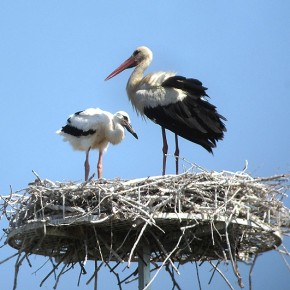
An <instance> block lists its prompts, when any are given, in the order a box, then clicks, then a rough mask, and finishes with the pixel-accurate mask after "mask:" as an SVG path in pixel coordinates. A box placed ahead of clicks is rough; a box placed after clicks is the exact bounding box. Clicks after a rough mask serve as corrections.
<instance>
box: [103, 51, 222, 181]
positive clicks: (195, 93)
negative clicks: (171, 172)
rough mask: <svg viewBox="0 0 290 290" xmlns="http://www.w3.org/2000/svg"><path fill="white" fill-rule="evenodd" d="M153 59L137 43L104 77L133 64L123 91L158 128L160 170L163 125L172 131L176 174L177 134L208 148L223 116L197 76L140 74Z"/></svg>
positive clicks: (217, 134) (219, 137)
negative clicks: (124, 59) (160, 138)
mask: <svg viewBox="0 0 290 290" xmlns="http://www.w3.org/2000/svg"><path fill="white" fill-rule="evenodd" d="M152 59H153V54H152V52H151V50H150V49H149V48H148V47H145V46H141V47H138V48H137V49H136V50H135V51H134V52H133V54H132V55H131V56H130V57H129V58H128V59H127V60H126V61H125V62H124V63H122V64H121V65H120V66H119V67H118V68H117V69H115V70H114V71H113V72H112V73H111V74H110V75H109V76H108V77H107V78H106V79H105V80H109V79H110V78H112V77H114V76H116V75H117V74H119V73H120V72H122V71H123V70H125V69H127V68H132V67H135V69H134V71H133V73H132V74H131V76H130V78H129V80H128V83H127V87H126V89H127V94H128V97H129V100H130V101H131V103H132V105H133V107H134V108H135V109H136V111H137V113H138V112H139V113H140V114H141V115H142V116H144V115H145V116H147V117H148V118H149V119H151V120H152V121H153V122H155V123H157V124H159V125H160V126H161V128H162V138H163V149H162V151H163V170H162V174H163V175H164V174H165V169H166V156H167V151H168V145H167V140H166V132H165V129H168V130H170V131H172V132H173V133H175V145H176V148H175V154H174V155H175V158H176V174H178V157H179V147H178V135H179V136H181V137H183V138H185V139H187V140H189V141H192V142H194V143H197V144H199V145H201V146H202V147H203V148H205V149H206V150H207V151H208V152H210V153H212V148H214V147H216V142H217V141H218V140H222V139H223V137H224V132H225V131H226V127H225V125H224V123H223V121H226V118H225V117H223V116H222V115H220V114H219V113H218V112H217V110H216V107H215V106H214V105H212V104H210V103H209V102H208V101H206V100H205V97H208V95H207V94H206V90H207V88H205V87H204V86H203V85H202V83H201V82H200V81H199V80H197V79H192V78H185V77H182V76H177V75H176V74H175V73H173V72H156V73H151V74H148V75H146V76H145V77H144V71H145V70H146V69H147V68H148V66H149V65H150V63H151V61H152Z"/></svg>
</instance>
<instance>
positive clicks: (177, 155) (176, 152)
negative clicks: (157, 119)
mask: <svg viewBox="0 0 290 290" xmlns="http://www.w3.org/2000/svg"><path fill="white" fill-rule="evenodd" d="M174 156H175V168H176V174H178V162H179V147H178V135H177V134H175V153H174Z"/></svg>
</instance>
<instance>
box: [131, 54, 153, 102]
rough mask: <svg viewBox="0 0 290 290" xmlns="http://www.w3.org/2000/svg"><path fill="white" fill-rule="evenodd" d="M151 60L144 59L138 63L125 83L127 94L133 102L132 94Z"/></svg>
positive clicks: (137, 87)
mask: <svg viewBox="0 0 290 290" xmlns="http://www.w3.org/2000/svg"><path fill="white" fill-rule="evenodd" d="M150 63H151V60H150V59H145V60H143V61H142V62H141V63H139V64H138V65H137V66H136V67H135V69H134V70H133V72H132V74H131V76H130V78H129V80H128V83H127V87H126V89H127V94H128V97H129V99H130V101H131V102H133V104H134V96H135V93H136V91H137V90H138V89H139V85H140V83H141V81H142V79H143V77H144V71H145V70H146V69H147V67H148V66H149V65H150Z"/></svg>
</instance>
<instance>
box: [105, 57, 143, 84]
mask: <svg viewBox="0 0 290 290" xmlns="http://www.w3.org/2000/svg"><path fill="white" fill-rule="evenodd" d="M137 64H138V62H137V61H136V60H135V58H134V57H133V56H130V57H129V58H128V59H127V60H125V61H124V62H123V63H122V64H121V65H120V66H119V67H118V68H116V69H115V70H114V71H113V72H112V73H110V74H109V75H108V76H107V77H106V78H105V81H107V80H109V79H111V78H113V77H114V76H116V75H117V74H119V73H120V72H122V71H123V70H125V69H127V68H131V67H134V66H136V65H137Z"/></svg>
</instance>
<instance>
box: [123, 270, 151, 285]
mask: <svg viewBox="0 0 290 290" xmlns="http://www.w3.org/2000/svg"><path fill="white" fill-rule="evenodd" d="M151 271H152V270H150V272H151ZM137 274H138V267H137V268H136V270H135V271H133V272H132V273H131V274H130V275H129V276H127V277H126V278H124V279H123V280H122V281H120V283H121V284H122V283H124V282H125V284H129V283H131V282H133V281H135V280H137V279H138V277H137V278H134V279H132V280H130V281H128V282H127V280H128V279H130V278H131V277H132V276H136V275H137Z"/></svg>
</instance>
